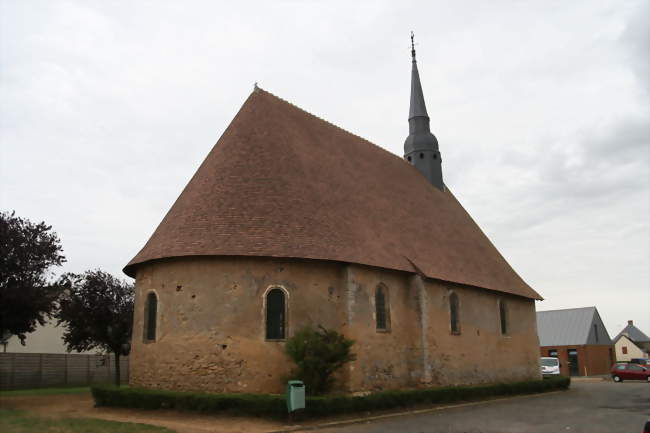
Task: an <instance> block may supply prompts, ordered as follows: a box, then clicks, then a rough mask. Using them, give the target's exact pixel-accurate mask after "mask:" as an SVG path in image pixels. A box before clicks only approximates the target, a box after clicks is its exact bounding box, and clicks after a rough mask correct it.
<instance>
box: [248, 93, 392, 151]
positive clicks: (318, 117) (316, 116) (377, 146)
mask: <svg viewBox="0 0 650 433" xmlns="http://www.w3.org/2000/svg"><path fill="white" fill-rule="evenodd" d="M256 92H264V93H266V94H267V95H269V96H272V97H274V98H275V99H277V100H279V101H281V102H284V103H285V104H287V105H290V106H292V107H293V108H295V109H297V110H299V111H302V112H303V113H305V114H307V115H308V116H310V117H313V118H315V119H317V120H320V121H321V122H323V123H325V124H326V125H328V126H330V127H333V128H335V129H338V130H340V131H343V132H345V133H346V134H349V135H351V136H353V137H356V138H358V139H361V140H363V141H365V142H366V143H368V144H370V145H372V146H374V147H376V148H377V149H380V150H382V151H384V152H386V153H388V154H389V155H391V156H393V157H395V158H397V159H399V160H402V158H400V157H399V156H398V155H395V154H394V153H393V152H390V151H388V150H386V149H384V148H383V147H381V146H380V145H378V144H375V143H373V142H372V141H370V140H368V139H367V138H365V137H362V136H360V135H358V134H355V133H354V132H350V131H348V130H347V129H345V128H343V127H341V126H339V125H337V124H335V123H332V122H330V121H329V120H327V119H324V118H322V117H320V116H318V115H316V114H314V113H311V112H309V111H307V110H305V109H304V108H302V107H299V106H298V105H296V104H294V103H293V102H291V101H289V100H286V99H284V98H282V97H280V96H278V95H276V94H275V93H271V92H269V91H268V90H266V89H262V88H261V87H260V86H259V84H258V85H257V86H255V88H254V89H253V93H256Z"/></svg>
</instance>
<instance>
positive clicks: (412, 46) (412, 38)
mask: <svg viewBox="0 0 650 433" xmlns="http://www.w3.org/2000/svg"><path fill="white" fill-rule="evenodd" d="M414 39H415V34H414V33H413V30H411V58H412V59H413V61H414V62H415V40H414Z"/></svg>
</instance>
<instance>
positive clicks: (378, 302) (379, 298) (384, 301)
mask: <svg viewBox="0 0 650 433" xmlns="http://www.w3.org/2000/svg"><path fill="white" fill-rule="evenodd" d="M375 322H376V326H377V330H378V331H388V330H389V329H390V309H389V304H388V288H387V287H386V286H384V285H383V284H380V285H378V286H377V288H376V289H375Z"/></svg>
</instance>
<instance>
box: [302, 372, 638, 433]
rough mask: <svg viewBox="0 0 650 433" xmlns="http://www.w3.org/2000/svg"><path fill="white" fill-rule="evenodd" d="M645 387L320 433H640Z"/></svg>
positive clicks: (585, 389)
mask: <svg viewBox="0 0 650 433" xmlns="http://www.w3.org/2000/svg"><path fill="white" fill-rule="evenodd" d="M647 419H650V383H647V382H629V381H626V382H623V383H614V382H610V381H603V382H594V383H589V382H575V383H572V384H571V389H570V390H568V391H564V392H557V393H551V394H538V395H534V396H524V397H514V398H510V399H505V400H499V401H491V402H483V403H479V404H471V405H466V406H461V407H456V408H448V409H442V410H435V411H431V412H427V413H418V414H406V415H400V416H396V417H391V418H384V419H378V420H373V421H362V422H359V423H355V424H350V425H344V426H333V427H329V428H324V429H316V430H311V431H312V432H313V431H315V432H320V433H642V432H643V425H644V423H645V421H646V420H647Z"/></svg>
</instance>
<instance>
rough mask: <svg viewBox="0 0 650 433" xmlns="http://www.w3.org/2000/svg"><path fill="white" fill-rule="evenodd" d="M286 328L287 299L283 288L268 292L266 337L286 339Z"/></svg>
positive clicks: (269, 338)
mask: <svg viewBox="0 0 650 433" xmlns="http://www.w3.org/2000/svg"><path fill="white" fill-rule="evenodd" d="M285 330H286V301H285V296H284V292H283V291H282V289H279V288H275V289H271V290H269V292H268V293H267V294H266V339H267V340H284V339H285V338H286V337H285Z"/></svg>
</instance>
